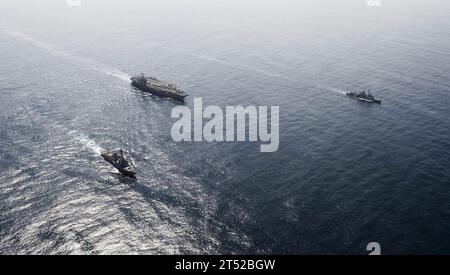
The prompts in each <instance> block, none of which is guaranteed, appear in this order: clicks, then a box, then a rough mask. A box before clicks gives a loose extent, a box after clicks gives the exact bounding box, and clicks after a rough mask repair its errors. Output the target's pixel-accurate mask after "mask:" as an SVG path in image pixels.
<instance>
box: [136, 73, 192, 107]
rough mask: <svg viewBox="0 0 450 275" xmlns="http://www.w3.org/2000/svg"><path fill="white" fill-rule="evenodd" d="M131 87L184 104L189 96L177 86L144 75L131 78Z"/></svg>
mask: <svg viewBox="0 0 450 275" xmlns="http://www.w3.org/2000/svg"><path fill="white" fill-rule="evenodd" d="M130 80H131V85H133V86H134V87H136V88H138V89H139V90H142V91H144V92H148V93H151V94H154V95H157V96H160V97H167V98H172V99H175V100H178V101H181V102H184V98H185V97H186V96H188V95H187V94H186V93H185V92H183V91H182V90H180V89H178V88H177V87H176V86H175V85H173V84H170V83H167V82H164V81H161V80H159V79H157V78H155V77H146V76H144V74H141V75H140V76H133V77H131V78H130Z"/></svg>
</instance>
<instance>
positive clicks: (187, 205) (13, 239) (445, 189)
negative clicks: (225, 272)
mask: <svg viewBox="0 0 450 275" xmlns="http://www.w3.org/2000/svg"><path fill="white" fill-rule="evenodd" d="M67 3H68V2H66V1H64V0H46V1H25V0H19V1H16V0H14V1H12V0H3V1H2V2H1V4H0V5H1V9H0V168H1V171H2V173H0V254H120V253H130V254H221V253H225V254H250V253H251V254H253V253H257V254H367V253H368V252H367V251H366V246H367V244H368V243H369V242H379V243H380V245H381V248H382V253H383V254H448V253H450V235H449V232H450V219H449V218H448V217H449V215H450V203H449V201H450V154H449V152H450V140H449V137H450V108H449V106H450V75H449V74H448V72H449V71H450V39H449V37H450V28H449V26H450V16H449V15H450V3H449V2H448V1H439V0H432V1H406V0H398V1H387V0H386V1H384V0H382V1H381V3H382V5H381V7H371V6H369V5H367V3H366V1H364V0H360V1H359V0H344V1H331V0H320V1H288V0H282V1H278V0H277V1H274V0H272V1H270V0H264V1H257V0H244V1H237V0H233V1H228V0H227V1H222V0H220V1H219V0H218V1H206V0H196V1H194V0H168V1H167V0H160V1H139V0H131V1H106V0H81V1H80V4H81V5H80V6H70V5H68V4H67ZM140 72H144V73H147V74H151V75H154V76H157V77H160V78H162V79H164V80H168V81H171V82H173V83H176V84H177V85H178V86H180V87H182V88H183V89H184V90H185V91H186V92H187V93H189V94H190V95H191V96H190V97H189V98H188V100H187V102H186V104H185V105H186V106H188V107H192V106H193V98H194V97H201V98H203V103H204V105H219V106H225V105H238V104H241V105H262V106H265V105H269V106H273V105H276V106H280V147H279V150H278V151H277V152H275V153H260V150H259V144H257V143H247V142H231V143H230V142H227V143H207V142H195V143H194V142H192V143H188V142H185V143H175V142H173V141H172V139H171V136H170V128H171V126H172V124H173V123H174V120H173V119H171V118H170V113H171V110H172V108H173V107H175V106H178V105H179V104H178V103H176V102H173V101H171V100H165V99H160V98H156V97H154V96H151V95H148V94H145V93H142V92H139V91H137V90H135V89H134V88H132V87H131V86H130V83H129V81H128V78H129V76H130V75H133V74H136V73H140ZM367 88H371V89H372V91H373V92H374V94H375V95H376V97H378V98H380V99H382V100H383V103H382V104H381V105H370V104H364V103H361V102H358V101H355V100H352V99H350V98H347V97H346V96H345V91H348V90H361V89H367ZM114 147H123V148H126V149H127V150H129V152H130V155H131V157H132V159H133V162H134V163H135V165H136V166H137V168H138V179H137V180H136V181H133V180H129V179H126V178H124V177H123V176H121V175H120V174H118V173H117V172H116V171H115V170H114V169H113V168H112V167H111V166H110V165H109V164H108V163H105V162H104V161H103V160H102V158H101V157H100V156H99V152H100V150H101V149H109V148H114Z"/></svg>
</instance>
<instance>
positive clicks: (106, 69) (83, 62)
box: [3, 30, 130, 81]
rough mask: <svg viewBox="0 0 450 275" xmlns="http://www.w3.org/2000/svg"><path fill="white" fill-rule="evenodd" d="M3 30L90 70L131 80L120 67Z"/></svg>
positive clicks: (21, 34) (22, 34)
mask: <svg viewBox="0 0 450 275" xmlns="http://www.w3.org/2000/svg"><path fill="white" fill-rule="evenodd" d="M3 32H4V33H6V34H8V35H10V36H12V37H15V38H18V39H20V40H22V41H25V42H28V43H30V44H31V45H33V46H35V47H37V48H40V49H42V50H45V51H47V52H49V53H50V54H52V55H54V56H57V57H59V58H62V59H64V60H67V61H69V62H71V63H74V64H76V65H78V66H80V67H82V68H88V69H90V70H94V71H98V72H101V73H103V74H106V75H109V76H112V77H115V78H119V79H121V80H124V81H130V75H128V74H126V73H124V72H122V71H121V70H119V69H116V68H113V67H110V66H108V65H105V64H103V63H100V62H98V61H95V60H93V59H90V58H87V57H81V56H77V55H75V54H72V53H69V52H66V51H64V50H61V49H59V48H58V47H56V46H54V45H51V44H49V43H47V42H44V41H40V40H38V39H35V38H34V37H31V36H29V35H26V34H24V33H21V32H18V31H10V30H6V31H3Z"/></svg>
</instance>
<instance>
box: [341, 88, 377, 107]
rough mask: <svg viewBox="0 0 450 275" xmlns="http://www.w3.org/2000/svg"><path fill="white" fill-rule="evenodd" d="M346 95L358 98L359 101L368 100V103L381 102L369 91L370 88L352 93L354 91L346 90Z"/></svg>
mask: <svg viewBox="0 0 450 275" xmlns="http://www.w3.org/2000/svg"><path fill="white" fill-rule="evenodd" d="M347 95H348V96H349V97H351V98H354V99H357V100H360V101H364V102H369V103H378V104H381V100H379V99H376V98H375V97H374V96H373V95H372V94H371V93H370V90H369V91H367V92H366V91H362V92H359V93H354V92H348V93H347Z"/></svg>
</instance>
